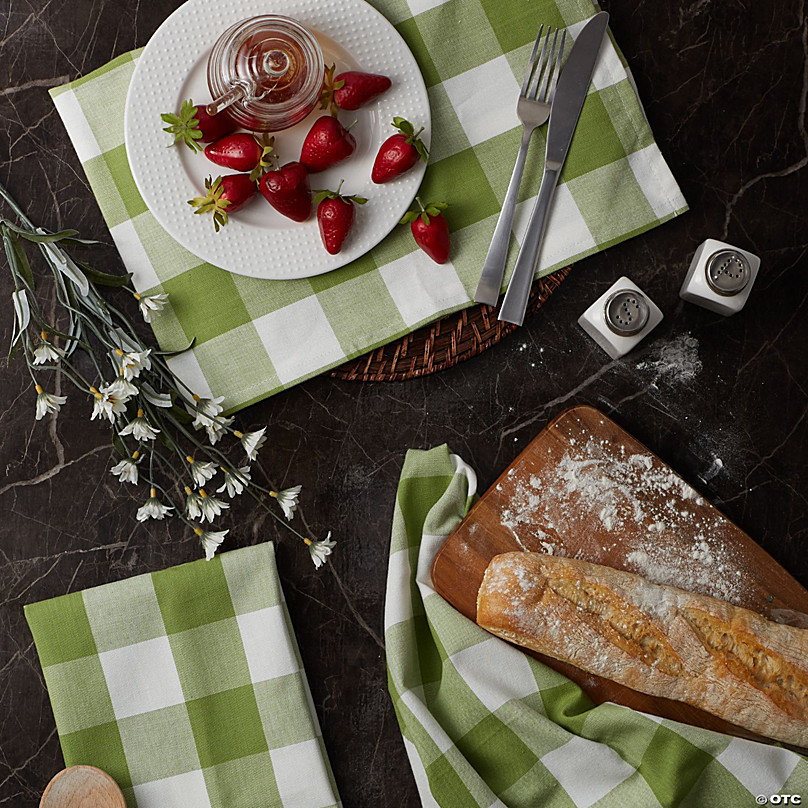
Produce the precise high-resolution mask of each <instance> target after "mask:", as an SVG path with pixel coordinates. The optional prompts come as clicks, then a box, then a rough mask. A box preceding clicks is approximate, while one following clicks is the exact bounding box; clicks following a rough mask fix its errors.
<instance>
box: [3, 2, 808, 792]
mask: <svg viewBox="0 0 808 808" xmlns="http://www.w3.org/2000/svg"><path fill="white" fill-rule="evenodd" d="M454 1H455V2H462V0H454ZM179 4H180V0H163V1H162V2H158V0H135V1H134V2H124V0H0V182H2V183H4V184H5V185H6V186H7V187H8V188H9V189H10V190H11V191H12V193H13V194H15V195H16V197H17V199H18V200H20V201H21V202H23V203H24V204H25V205H26V206H28V208H29V210H30V213H31V215H32V216H33V218H34V219H35V220H36V221H38V222H41V223H43V224H45V225H47V226H49V227H52V228H59V227H61V226H63V225H64V226H68V225H69V226H71V227H75V228H77V229H79V230H80V231H81V232H82V234H84V235H85V236H97V237H102V238H108V236H107V234H106V230H105V227H104V225H103V222H102V220H101V216H100V214H99V211H98V209H97V207H96V205H95V203H94V201H93V197H92V194H91V193H90V190H89V188H88V186H87V183H86V181H85V178H84V175H83V172H82V170H81V168H80V166H79V163H78V160H77V159H76V156H75V154H74V152H73V148H72V146H71V145H70V143H69V141H68V138H67V135H66V133H65V130H64V128H63V126H62V124H61V121H60V120H59V117H58V115H57V113H56V111H55V109H54V107H53V105H52V103H51V101H50V99H49V97H48V96H47V93H46V89H47V88H49V87H51V86H53V85H56V84H61V83H63V82H65V81H67V80H69V79H72V78H75V77H77V76H79V75H81V74H84V73H86V72H89V71H90V70H91V69H93V68H96V67H99V66H100V65H102V64H104V63H105V62H106V61H108V60H109V59H110V58H112V57H113V56H116V55H118V54H120V53H123V52H124V51H126V50H129V49H131V48H134V47H138V46H141V45H144V44H145V43H146V42H147V40H148V38H149V36H150V35H151V33H152V32H153V31H154V30H155V29H156V27H157V26H158V25H159V24H160V23H161V22H162V20H163V19H164V18H165V17H166V16H167V14H168V13H169V11H170V10H172V9H173V8H174V7H176V6H177V5H179ZM604 6H605V7H606V8H607V9H608V10H609V11H610V12H611V13H612V27H613V30H614V32H615V35H616V37H617V41H618V42H619V43H620V45H621V47H622V48H623V51H624V53H625V54H626V57H627V59H628V61H629V63H630V66H631V68H632V70H633V72H634V75H635V78H636V81H637V84H638V86H639V90H640V94H641V97H642V99H643V100H644V102H645V104H646V110H647V114H648V117H649V119H650V121H651V124H652V126H653V129H654V132H655V134H656V136H657V139H658V141H659V144H660V147H661V148H662V151H663V153H664V155H665V156H666V158H667V159H668V161H669V163H670V166H671V168H672V169H673V172H674V174H675V176H676V177H677V179H678V180H679V182H680V184H681V186H682V189H683V191H684V193H685V196H686V197H687V199H688V201H689V203H690V205H691V211H690V212H689V213H687V214H686V215H684V216H681V217H680V218H678V219H676V220H674V221H672V222H670V223H668V224H666V225H663V226H662V227H660V228H658V229H656V230H654V231H652V232H650V233H648V234H646V235H643V236H641V237H639V238H636V239H634V240H632V241H629V242H627V243H624V244H621V245H619V246H617V247H614V248H613V249H610V250H608V251H606V252H605V253H602V254H600V255H598V256H595V257H593V258H590V259H587V260H586V261H584V262H582V263H581V264H580V265H578V266H577V267H576V268H575V269H574V270H573V272H572V274H571V275H570V277H569V279H568V280H567V281H566V282H565V283H564V285H563V286H562V288H561V289H560V290H559V291H558V293H557V294H556V295H555V296H554V297H553V298H552V299H551V300H550V302H549V303H548V305H547V306H546V307H544V308H543V309H542V310H541V312H540V313H539V315H538V316H536V317H535V318H533V319H532V320H531V321H530V322H529V324H528V325H527V326H526V327H525V328H523V329H522V330H521V331H518V332H517V333H516V334H515V335H514V336H512V337H510V338H508V339H507V340H506V341H505V342H503V343H502V344H500V345H499V346H497V347H496V348H494V349H493V350H490V351H488V352H487V353H485V354H484V355H482V356H480V357H478V358H476V359H473V360H471V361H469V362H467V363H465V364H463V365H461V366H459V367H456V368H454V369H451V370H448V371H445V372H443V373H440V374H437V375H434V376H429V377H426V378H423V379H419V380H417V381H412V382H407V383H399V384H365V385H362V384H357V383H349V382H339V381H334V380H331V379H329V378H327V377H320V378H318V379H314V380H312V381H309V382H307V383H306V384H303V385H300V386H299V387H296V388H295V389H293V390H290V391H287V392H285V393H283V394H281V395H278V396H276V397H275V398H272V399H270V400H268V401H265V402H263V403H260V404H258V405H255V406H253V407H251V408H249V409H248V410H247V411H246V412H244V413H243V415H242V420H243V421H245V422H246V423H247V425H248V426H257V425H260V424H265V423H269V424H271V425H272V427H271V428H272V431H273V443H274V448H273V449H272V451H269V452H266V451H265V453H264V463H265V465H266V468H267V470H268V472H269V473H270V474H271V475H274V476H275V477H277V478H278V482H283V481H284V480H286V481H288V482H299V483H302V484H303V485H304V486H305V492H304V498H303V515H304V517H305V519H306V520H307V521H308V523H309V524H310V526H311V529H312V531H314V532H315V533H323V532H324V531H325V530H326V529H331V530H333V531H334V535H335V537H336V538H337V539H338V540H339V547H338V552H337V555H336V556H335V559H334V562H333V564H331V565H329V566H328V567H327V568H326V569H324V570H323V571H321V572H315V571H314V569H313V567H312V566H311V564H310V562H309V560H308V558H307V557H306V556H305V555H304V554H303V553H302V552H301V551H300V549H299V548H298V547H297V546H296V545H295V544H293V543H292V542H291V541H290V540H289V539H288V538H287V537H286V536H284V535H281V534H278V533H277V531H276V529H275V526H274V524H272V523H271V522H270V521H265V520H264V518H263V517H262V516H261V515H260V512H258V511H249V510H246V507H247V503H243V504H241V505H240V507H242V508H245V510H238V509H237V510H236V514H235V516H236V517H237V521H238V528H237V529H235V530H233V531H232V540H230V541H229V542H228V543H229V545H230V546H231V547H233V546H237V545H240V544H248V543H251V542H255V541H259V540H265V539H277V547H278V557H279V566H280V570H281V577H282V579H283V584H284V587H285V590H286V596H287V599H288V601H289V608H290V611H291V614H292V619H293V622H294V625H295V628H296V631H297V636H298V639H299V642H300V645H301V651H302V654H303V658H304V661H305V665H306V669H307V671H308V675H309V680H310V682H311V688H312V691H313V694H314V700H315V703H316V705H317V710H318V713H319V715H320V718H321V721H322V727H323V732H324V735H325V740H326V744H327V746H328V747H329V749H330V750H331V758H332V763H333V765H334V769H335V773H336V778H337V781H338V784H339V787H340V790H341V792H342V796H343V799H344V801H345V804H346V806H375V805H385V806H391V808H392V806H412V805H416V804H417V794H416V790H415V785H414V782H413V779H412V776H411V774H410V770H409V765H408V763H407V759H406V755H405V753H404V747H403V745H402V742H401V738H400V735H399V731H398V727H397V724H396V719H395V716H394V714H393V709H392V707H391V704H390V700H389V698H388V695H387V687H386V678H385V670H384V647H383V640H382V613H383V607H384V585H385V575H386V567H387V549H388V541H389V529H390V520H391V513H392V508H393V500H394V495H395V491H396V483H397V479H398V474H399V470H400V467H401V462H402V458H403V453H404V451H405V450H406V449H407V448H408V447H422V448H426V447H430V446H433V445H436V444H439V443H443V442H448V443H449V444H450V446H451V447H452V449H453V450H454V451H455V452H457V453H459V454H460V455H461V456H462V457H463V458H464V459H465V460H467V461H468V462H469V463H470V464H471V465H472V466H473V467H474V468H475V469H476V470H477V471H478V473H479V476H480V483H481V486H482V488H483V489H485V488H486V487H487V486H488V485H490V483H491V482H492V481H493V479H494V478H495V477H496V475H497V474H498V473H499V472H500V471H501V470H502V469H503V468H504V467H505V466H506V465H507V464H508V463H509V462H510V461H511V460H512V459H513V458H514V457H515V456H516V455H517V454H518V452H519V451H520V450H521V449H522V448H523V447H524V446H525V445H526V443H527V442H528V441H529V440H530V439H531V438H532V437H533V436H534V435H535V434H536V433H537V432H538V431H539V430H540V429H541V428H542V427H543V426H544V425H545V423H546V422H547V421H548V420H549V419H550V418H552V417H553V416H555V415H556V414H558V413H559V412H560V411H562V410H563V409H564V408H566V407H568V406H570V405H573V404H580V403H589V404H593V405H595V406H597V407H600V408H601V409H603V410H604V411H605V412H607V413H609V414H610V415H611V416H612V417H613V418H614V419H615V420H616V421H617V422H618V423H620V424H621V425H622V426H623V427H625V428H627V429H628V430H629V431H630V432H632V433H634V434H635V435H636V436H637V437H638V438H639V439H640V440H641V441H643V442H644V443H645V444H646V445H647V446H649V448H651V449H652V450H653V451H655V452H657V453H658V454H659V455H660V456H661V457H662V458H663V459H665V460H666V461H667V462H668V463H669V464H670V465H671V466H673V468H675V469H676V470H677V471H679V472H680V473H681V474H682V475H683V476H684V477H685V478H687V479H688V481H689V482H691V483H692V484H693V485H695V486H696V487H697V488H698V489H700V490H701V491H702V492H703V493H704V494H705V495H706V496H707V497H708V498H709V499H711V500H712V501H713V502H714V503H715V504H716V505H718V507H719V508H721V509H722V510H723V511H724V512H725V513H726V514H727V515H728V516H729V517H730V518H732V519H733V520H734V521H736V522H737V523H738V524H739V525H740V526H741V527H742V528H743V529H744V530H746V531H747V532H748V533H749V534H751V535H752V536H753V537H754V538H755V539H756V540H757V541H759V542H760V544H761V545H762V546H763V547H765V548H766V550H768V551H769V552H770V553H771V554H772V555H773V556H774V557H775V558H776V559H777V560H778V561H780V562H781V563H782V564H783V565H784V566H785V567H786V568H787V569H788V570H789V571H790V572H792V573H793V574H794V575H795V576H796V577H797V578H798V579H799V580H800V581H801V582H802V583H804V584H808V554H807V553H806V551H805V550H806V547H805V545H806V543H808V460H807V458H808V417H807V416H808V258H807V257H806V251H808V203H806V200H807V199H808V130H807V129H806V126H807V122H806V97H807V96H806V92H807V91H808V27H807V25H808V23H807V21H806V16H805V15H806V4H805V2H803V1H802V0H779V1H778V2H776V3H770V2H757V3H753V2H750V0H669V1H668V2H665V3H660V2H659V0H623V2H617V0H609V2H607V3H604ZM707 237H714V238H719V239H725V240H727V241H729V242H731V243H735V244H738V245H739V246H744V247H747V248H749V249H750V250H752V251H753V252H755V253H757V254H759V255H761V256H762V259H763V264H762V269H761V273H760V276H759V278H758V280H757V283H756V285H755V288H754V290H753V292H752V295H751V298H750V300H749V303H748V305H747V307H746V309H745V310H744V311H743V313H742V314H740V315H738V316H735V317H732V318H729V319H724V318H722V317H719V316H717V315H713V314H710V313H709V312H707V311H705V310H703V309H700V308H697V307H695V306H692V305H686V304H684V303H683V302H682V301H681V300H680V299H679V297H678V291H679V286H680V284H681V281H682V278H683V275H684V272H685V270H686V268H687V265H688V263H689V260H690V257H691V255H692V253H693V251H694V250H695V248H696V247H697V245H698V244H699V243H700V242H701V241H702V240H703V239H705V238H707ZM104 257H105V260H107V261H108V262H109V265H110V266H114V267H118V266H119V265H120V264H119V261H118V258H117V256H116V254H115V253H114V251H113V250H111V249H110V250H108V252H107V254H106V255H105V256H104ZM620 275H628V276H629V277H631V278H632V279H633V280H634V281H635V282H637V283H638V284H639V285H640V286H641V287H642V288H644V289H645V290H646V291H647V292H648V293H649V294H650V295H651V297H652V298H653V299H654V300H655V301H656V302H657V303H658V304H659V305H660V306H661V308H662V309H663V311H664V312H665V315H666V316H665V320H664V321H663V323H662V325H661V326H660V327H659V328H658V329H657V331H655V332H654V334H653V337H652V338H651V339H648V340H647V341H646V342H644V343H643V344H642V345H641V346H640V348H639V349H638V350H637V351H636V352H635V353H633V354H631V355H629V356H628V357H627V358H625V359H623V360H620V361H615V362H612V361H609V360H608V358H607V357H606V356H605V354H603V353H602V352H601V351H600V350H599V349H598V348H597V347H596V346H595V345H594V343H593V342H591V341H590V340H589V339H588V338H587V337H586V336H585V335H584V333H583V332H582V331H581V330H580V329H579V328H578V326H577V325H576V324H575V321H576V319H577V317H578V315H579V314H580V313H581V311H583V309H584V308H586V306H587V305H588V304H589V303H590V302H591V301H593V300H594V299H595V298H596V297H597V296H599V295H600V294H601V292H602V291H603V290H604V289H606V288H607V287H608V286H609V285H610V284H611V283H612V282H613V281H614V280H615V279H616V278H617V277H619V276H620ZM9 294H10V283H9V280H8V277H7V274H6V273H5V271H3V272H0V335H2V336H1V337H0V344H2V345H4V346H5V345H7V343H8V339H9V335H10V328H11V321H12V311H11V305H10V302H9ZM674 354H675V355H676V356H678V358H679V361H678V363H672V364H671V363H670V362H669V361H668V360H669V359H670V358H671V356H673V355H674ZM32 402H33V392H32V389H31V382H30V380H29V377H28V375H27V373H26V372H25V369H24V367H23V365H22V364H21V363H20V362H15V363H13V364H12V365H11V367H10V368H6V367H5V365H3V366H2V368H0V443H1V444H2V445H0V580H1V581H2V591H1V592H0V716H2V717H1V718H0V805H13V806H15V807H16V808H33V806H35V805H37V804H38V800H39V795H40V793H41V791H42V789H43V788H44V786H45V784H46V783H47V781H48V780H49V778H50V777H51V776H52V775H53V774H54V773H55V772H56V771H57V770H58V769H60V768H61V767H62V758H61V753H60V750H59V744H58V739H57V737H56V732H55V728H54V723H53V716H52V714H51V710H50V706H49V703H48V698H47V693H46V691H45V688H44V684H43V680H42V675H41V671H40V668H39V664H38V662H37V657H36V653H35V651H34V648H33V645H32V641H31V636H30V634H29V632H28V628H27V626H26V623H25V621H24V619H23V612H22V606H23V605H24V604H25V603H28V602H31V601H34V600H39V599H42V598H47V597H50V596H54V595H57V594H62V593H64V592H67V591H74V590H76V589H81V588H85V587H88V586H93V585H96V584H100V583H104V582H107V581H112V580H117V579H119V578H123V577H127V576H131V575H134V574H137V573H141V572H145V571H149V570H154V569H158V568H162V567H165V566H167V565H172V564H177V563H180V562H184V561H187V560H190V559H193V558H196V557H197V556H198V555H199V549H198V546H197V544H196V542H195V540H194V539H193V538H192V537H189V535H188V531H187V530H186V529H184V527H183V526H182V525H181V524H179V523H177V522H173V523H169V524H162V523H161V524H158V523H152V524H150V525H149V526H148V527H141V526H139V525H138V524H137V523H136V522H135V521H134V519H133V507H134V501H135V500H139V499H140V498H141V497H142V490H140V489H138V490H137V491H135V489H132V490H131V491H130V490H129V487H128V486H120V485H118V484H117V483H116V481H115V480H114V478H112V477H111V476H110V475H109V473H108V468H109V462H108V461H109V449H108V445H107V444H108V442H109V434H108V432H107V431H106V430H105V429H104V428H103V426H99V425H98V424H97V422H95V423H92V424H91V423H90V422H89V421H88V420H87V419H86V414H85V413H84V411H83V409H82V408H80V407H78V406H76V407H67V408H66V410H65V411H64V412H63V413H62V414H61V415H60V417H59V418H58V420H53V421H44V422H42V423H40V424H38V425H37V426H36V427H34V426H33V420H32V417H31V416H32V412H33V403H32ZM716 458H720V459H721V461H722V462H723V467H722V468H721V469H720V472H719V473H717V474H715V475H714V476H711V475H712V474H713V473H714V472H715V467H714V464H715V460H716ZM711 469H712V471H711ZM242 499H244V498H242Z"/></svg>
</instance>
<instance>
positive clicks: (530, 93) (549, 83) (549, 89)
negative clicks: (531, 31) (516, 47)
mask: <svg viewBox="0 0 808 808" xmlns="http://www.w3.org/2000/svg"><path fill="white" fill-rule="evenodd" d="M558 34H559V29H558V28H553V27H552V26H551V25H548V26H547V30H546V31H545V27H544V25H543V24H542V25H540V26H539V33H538V35H537V36H536V42H535V43H534V44H533V50H532V51H531V53H530V60H529V61H528V65H527V71H526V73H525V80H524V82H522V89H521V91H520V95H521V96H522V97H523V98H530V99H537V100H539V101H547V102H548V103H549V102H552V100H553V94H554V92H555V87H556V83H557V82H558V74H559V73H560V72H561V58H562V55H563V53H564V42H565V41H566V38H567V32H566V31H561V42H560V43H559V40H558ZM551 37H552V42H551ZM539 45H541V53H540V54H539ZM548 48H549V54H548V52H547V51H548ZM531 78H532V80H531ZM540 81H541V86H539V82H540Z"/></svg>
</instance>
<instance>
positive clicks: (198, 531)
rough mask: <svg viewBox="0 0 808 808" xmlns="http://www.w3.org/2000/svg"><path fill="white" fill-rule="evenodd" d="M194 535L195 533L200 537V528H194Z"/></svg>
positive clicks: (201, 531)
mask: <svg viewBox="0 0 808 808" xmlns="http://www.w3.org/2000/svg"><path fill="white" fill-rule="evenodd" d="M194 533H196V535H197V536H201V535H202V534H203V533H204V531H203V530H202V528H199V527H195V528H194Z"/></svg>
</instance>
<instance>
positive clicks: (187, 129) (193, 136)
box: [160, 99, 202, 152]
mask: <svg viewBox="0 0 808 808" xmlns="http://www.w3.org/2000/svg"><path fill="white" fill-rule="evenodd" d="M160 118H161V119H162V120H163V122H164V123H167V124H168V126H167V127H165V128H164V129H163V131H164V132H168V133H169V134H170V135H174V142H173V143H172V144H171V145H172V146H176V145H177V144H178V143H184V144H185V145H186V146H187V147H188V148H189V149H190V150H191V151H193V152H200V151H202V146H200V145H199V143H197V142H196V141H197V140H199V139H200V138H201V137H202V132H201V131H200V130H199V119H198V118H197V117H196V107H195V106H194V102H193V101H192V100H191V99H188V100H186V101H183V102H182V106H181V107H180V114H179V115H174V114H173V113H171V112H164V113H162V114H161V115H160Z"/></svg>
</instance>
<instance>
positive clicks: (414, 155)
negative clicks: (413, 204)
mask: <svg viewBox="0 0 808 808" xmlns="http://www.w3.org/2000/svg"><path fill="white" fill-rule="evenodd" d="M393 126H395V127H396V129H398V130H399V134H397V135H392V136H391V137H389V138H387V140H385V141H384V143H382V145H381V148H380V149H379V153H378V154H377V155H376V160H375V162H374V163H373V171H372V172H371V175H370V178H371V179H372V180H373V182H375V183H376V184H377V185H381V183H383V182H390V180H394V179H395V178H396V177H400V176H401V175H402V174H404V173H405V172H406V171H409V170H410V169H411V168H412V167H413V166H414V165H415V164H416V163H417V162H418V158H419V157H420V158H421V159H422V160H423V161H424V162H426V161H427V160H428V159H429V152H428V151H427V148H426V146H425V145H424V144H423V142H422V141H421V140H420V139H419V137H418V135H420V134H421V132H423V131H424V128H423V126H422V127H421V128H420V129H419V130H418V131H417V132H416V131H415V129H414V127H413V125H412V124H411V123H410V122H409V121H405V120H404V118H393Z"/></svg>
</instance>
